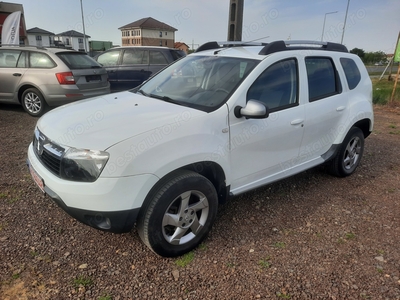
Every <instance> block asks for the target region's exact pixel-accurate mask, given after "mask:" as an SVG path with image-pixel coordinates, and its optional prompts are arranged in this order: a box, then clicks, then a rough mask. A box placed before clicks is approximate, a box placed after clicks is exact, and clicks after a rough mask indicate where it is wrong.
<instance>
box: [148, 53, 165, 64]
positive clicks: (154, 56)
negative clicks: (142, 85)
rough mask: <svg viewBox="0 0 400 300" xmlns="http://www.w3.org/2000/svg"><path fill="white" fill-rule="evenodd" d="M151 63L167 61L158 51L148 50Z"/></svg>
mask: <svg viewBox="0 0 400 300" xmlns="http://www.w3.org/2000/svg"><path fill="white" fill-rule="evenodd" d="M150 64H151V65H167V64H168V61H167V59H166V58H165V57H164V55H163V54H162V53H161V52H160V51H150Z"/></svg>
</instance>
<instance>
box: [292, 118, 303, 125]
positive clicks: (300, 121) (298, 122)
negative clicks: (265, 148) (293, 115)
mask: <svg viewBox="0 0 400 300" xmlns="http://www.w3.org/2000/svg"><path fill="white" fill-rule="evenodd" d="M303 122H304V120H303V119H296V120H293V121H292V122H290V125H299V124H301V123H303Z"/></svg>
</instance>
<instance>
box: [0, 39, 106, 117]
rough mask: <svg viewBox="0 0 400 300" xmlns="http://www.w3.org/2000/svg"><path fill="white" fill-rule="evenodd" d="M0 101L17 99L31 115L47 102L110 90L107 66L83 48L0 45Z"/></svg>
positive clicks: (42, 109) (54, 103)
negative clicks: (80, 49)
mask: <svg viewBox="0 0 400 300" xmlns="http://www.w3.org/2000/svg"><path fill="white" fill-rule="evenodd" d="M0 82H1V84H0V103H20V104H21V105H22V106H23V108H24V109H25V111H26V112H27V113H28V114H30V115H32V116H41V115H42V114H43V113H44V112H45V111H46V109H47V107H48V106H59V105H63V104H66V103H69V102H73V101H76V100H80V99H84V98H88V97H95V96H99V95H103V94H107V93H109V92H110V84H109V82H108V77H107V72H106V70H105V69H104V68H103V67H102V66H101V65H100V64H98V63H97V62H96V61H95V60H94V59H92V58H91V57H90V56H88V55H87V54H86V53H84V52H78V51H72V50H66V49H60V48H42V47H30V46H27V47H0Z"/></svg>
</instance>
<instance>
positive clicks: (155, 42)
mask: <svg viewBox="0 0 400 300" xmlns="http://www.w3.org/2000/svg"><path fill="white" fill-rule="evenodd" d="M118 29H119V30H121V37H122V38H121V42H122V46H162V47H169V48H173V47H174V44H175V31H177V29H176V28H174V27H172V26H169V25H168V24H165V23H163V22H160V21H158V20H156V19H153V18H151V17H149V18H143V19H140V20H138V21H135V22H132V23H130V24H127V25H125V26H122V27H120V28H118Z"/></svg>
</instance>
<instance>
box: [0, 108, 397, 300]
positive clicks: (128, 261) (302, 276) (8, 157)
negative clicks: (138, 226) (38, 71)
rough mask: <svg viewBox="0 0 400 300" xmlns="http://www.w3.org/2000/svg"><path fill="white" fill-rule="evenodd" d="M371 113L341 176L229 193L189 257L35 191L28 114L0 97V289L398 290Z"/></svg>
mask: <svg viewBox="0 0 400 300" xmlns="http://www.w3.org/2000/svg"><path fill="white" fill-rule="evenodd" d="M375 114H376V115H375V117H376V125H375V130H374V132H373V134H372V135H371V136H370V137H369V138H368V139H367V140H366V144H365V152H364V157H363V160H362V162H361V165H360V167H359V168H358V170H357V172H356V173H355V174H353V176H351V177H349V178H345V179H338V178H335V177H331V176H329V175H328V174H327V173H326V172H324V171H323V170H322V169H321V168H315V169H312V170H309V171H307V172H304V173H301V174H298V175H296V176H294V177H292V178H290V179H286V180H284V181H281V182H279V183H276V184H273V185H269V186H266V187H264V188H260V189H258V190H256V191H253V192H250V193H247V194H244V195H242V196H240V197H236V198H234V199H232V201H231V202H229V203H228V204H226V205H224V206H222V207H220V210H219V214H218V218H217V222H216V223H215V225H214V227H213V230H212V231H211V234H210V236H209V238H208V239H207V240H206V241H205V242H204V244H202V245H201V246H200V247H199V248H198V249H197V250H195V251H193V252H191V254H192V256H190V255H188V256H184V257H182V258H178V259H177V258H174V259H167V258H161V257H158V256H156V255H155V254H153V253H152V252H151V251H150V250H148V249H147V248H146V247H145V246H144V245H143V243H142V242H141V241H140V238H139V237H138V234H137V233H136V231H135V230H133V231H132V232H131V233H127V234H122V235H117V234H111V233H105V232H101V231H98V230H95V229H92V228H90V227H88V226H85V225H83V224H80V223H79V222H77V221H75V220H74V219H72V218H71V217H69V216H68V215H67V214H66V213H64V212H63V211H62V210H61V209H60V208H58V207H57V206H56V205H55V204H54V203H52V201H51V200H50V198H48V197H45V196H43V195H41V193H40V192H39V189H38V188H37V187H36V186H35V184H34V182H33V181H32V179H31V178H30V175H29V172H28V169H27V167H26V165H25V160H26V151H27V147H28V144H29V142H30V140H31V138H32V133H33V129H34V126H35V123H36V121H37V120H36V119H35V118H32V117H30V116H28V115H27V114H26V113H24V112H23V110H22V109H21V108H19V107H17V106H15V107H14V106H6V105H1V107H0V127H1V135H0V136H1V142H0V149H1V151H0V160H1V166H0V283H1V285H0V298H1V299H12V300H14V299H102V300H106V299H182V300H183V299H400V245H399V242H400V202H399V199H400V176H399V174H400V159H399V154H400V109H399V108H396V107H392V108H387V107H386V108H383V107H375Z"/></svg>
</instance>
